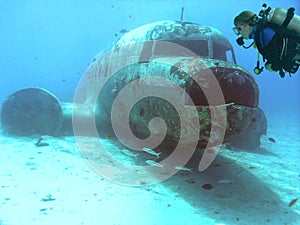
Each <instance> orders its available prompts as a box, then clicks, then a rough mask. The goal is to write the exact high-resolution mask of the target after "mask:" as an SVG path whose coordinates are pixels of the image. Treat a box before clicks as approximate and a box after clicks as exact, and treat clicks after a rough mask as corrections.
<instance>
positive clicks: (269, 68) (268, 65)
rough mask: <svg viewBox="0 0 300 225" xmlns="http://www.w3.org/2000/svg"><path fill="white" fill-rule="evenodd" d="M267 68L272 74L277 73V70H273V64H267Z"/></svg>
mask: <svg viewBox="0 0 300 225" xmlns="http://www.w3.org/2000/svg"><path fill="white" fill-rule="evenodd" d="M265 68H266V69H267V70H269V71H270V72H276V71H275V70H273V69H272V64H271V63H266V64H265Z"/></svg>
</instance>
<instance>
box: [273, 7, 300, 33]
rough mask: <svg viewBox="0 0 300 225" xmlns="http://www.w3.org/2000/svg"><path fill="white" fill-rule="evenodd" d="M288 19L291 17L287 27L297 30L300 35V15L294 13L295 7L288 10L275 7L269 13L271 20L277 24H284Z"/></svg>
mask: <svg viewBox="0 0 300 225" xmlns="http://www.w3.org/2000/svg"><path fill="white" fill-rule="evenodd" d="M289 17H290V18H289ZM286 19H289V22H287V24H286V28H287V29H288V30H294V31H296V32H297V34H298V35H299V36H300V16H298V15H296V14H294V9H293V8H290V9H288V10H286V9H283V8H275V9H273V10H271V11H270V13H269V21H270V22H272V23H275V24H277V25H280V26H284V22H285V20H286Z"/></svg>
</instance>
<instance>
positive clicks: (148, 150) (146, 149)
mask: <svg viewBox="0 0 300 225" xmlns="http://www.w3.org/2000/svg"><path fill="white" fill-rule="evenodd" d="M142 150H143V151H144V152H147V153H149V154H150V155H155V156H156V158H159V155H160V152H159V153H157V152H155V151H154V150H152V149H150V148H143V149H142Z"/></svg>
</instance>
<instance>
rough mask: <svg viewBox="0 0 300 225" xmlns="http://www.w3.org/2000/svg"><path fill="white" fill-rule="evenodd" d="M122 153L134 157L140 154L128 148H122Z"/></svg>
mask: <svg viewBox="0 0 300 225" xmlns="http://www.w3.org/2000/svg"><path fill="white" fill-rule="evenodd" d="M122 153H123V154H125V155H128V156H130V157H134V158H137V156H138V155H139V153H133V152H131V151H129V150H127V149H124V150H122Z"/></svg>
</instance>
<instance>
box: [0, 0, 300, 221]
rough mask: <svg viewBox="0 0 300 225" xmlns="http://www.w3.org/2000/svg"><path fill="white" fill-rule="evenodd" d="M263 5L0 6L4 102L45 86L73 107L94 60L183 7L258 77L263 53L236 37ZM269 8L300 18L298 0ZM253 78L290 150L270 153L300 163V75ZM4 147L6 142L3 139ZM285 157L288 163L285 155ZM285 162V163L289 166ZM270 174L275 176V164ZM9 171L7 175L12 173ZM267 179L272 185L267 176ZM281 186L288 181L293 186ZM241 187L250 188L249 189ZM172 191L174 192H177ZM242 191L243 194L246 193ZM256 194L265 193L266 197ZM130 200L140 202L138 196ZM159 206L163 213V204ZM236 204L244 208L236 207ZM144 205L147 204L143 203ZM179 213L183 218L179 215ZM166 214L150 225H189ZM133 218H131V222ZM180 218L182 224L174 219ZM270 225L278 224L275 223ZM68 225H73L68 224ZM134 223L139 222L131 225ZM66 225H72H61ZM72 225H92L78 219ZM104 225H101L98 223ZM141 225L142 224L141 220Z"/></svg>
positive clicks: (273, 0)
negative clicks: (236, 29) (239, 19)
mask: <svg viewBox="0 0 300 225" xmlns="http://www.w3.org/2000/svg"><path fill="white" fill-rule="evenodd" d="M262 3H264V2H263V1H261V2H257V1H240V0H228V1H224V0H209V1H208V0H207V1H194V0H190V1H179V0H172V1H170V0H167V1H158V0H152V1H146V0H145V1H143V0H141V1H137V0H132V1H129V0H128V1H127V0H123V1H111V2H109V1H102V0H98V1H97V0H86V1H83V0H82V1H80V0H74V1H72V0H49V1H43V0H12V1H6V0H0V103H2V102H3V101H4V100H5V99H6V97H7V96H8V95H10V94H12V93H14V92H15V91H17V90H19V89H21V88H24V87H42V88H45V89H47V90H49V91H50V92H52V93H53V94H55V95H56V96H57V97H58V98H59V99H60V100H61V101H66V102H72V99H73V94H74V92H75V89H76V87H77V84H78V83H79V81H80V79H81V77H82V75H83V74H84V72H85V70H86V69H87V68H88V65H89V64H90V62H91V61H92V59H93V57H94V56H95V55H96V54H97V53H99V52H100V51H101V50H102V49H104V48H106V47H107V46H108V45H110V44H111V43H113V42H114V41H116V40H117V39H118V38H120V37H121V36H122V32H121V30H122V29H126V30H128V31H130V30H132V29H134V28H136V27H139V26H141V25H144V24H147V23H151V22H156V21H161V20H179V19H180V14H181V8H182V7H184V20H185V21H190V22H194V23H199V24H201V25H207V26H211V27H215V28H217V29H218V30H220V31H221V32H222V33H223V34H224V35H225V36H226V37H227V38H228V39H229V40H230V42H231V43H232V45H233V48H234V50H235V56H236V58H237V63H238V64H239V65H240V66H242V67H244V68H245V69H247V70H248V71H250V72H251V73H252V71H253V68H254V67H255V66H256V60H257V51H256V50H254V49H253V48H251V49H248V50H246V49H243V48H242V47H239V46H238V45H237V44H236V42H235V39H236V36H235V34H234V33H233V32H232V27H233V18H234V17H235V16H236V15H237V14H238V13H239V12H240V11H242V10H251V11H253V12H258V11H259V10H260V9H261V5H262ZM266 3H267V4H268V5H269V6H271V7H274V8H275V7H283V8H289V7H290V6H293V7H294V8H296V13H297V14H298V15H299V14H300V2H299V1H298V0H285V1H281V0H269V1H268V2H266ZM253 76H254V77H255V80H256V82H257V84H258V86H259V89H260V103H259V106H260V107H261V108H262V109H263V110H264V112H265V114H266V116H267V118H268V122H269V124H270V128H269V131H270V132H271V133H270V135H271V136H276V138H277V139H282V140H283V143H281V145H280V144H278V145H277V147H276V148H275V146H274V145H273V147H274V149H273V150H272V146H271V144H270V143H269V142H268V141H267V139H266V140H265V142H263V143H264V145H263V147H265V148H266V149H271V150H270V151H271V152H272V151H275V152H276V151H280V152H281V153H280V154H283V153H282V151H284V152H289V151H293V153H292V154H291V155H292V157H294V158H297V157H299V154H300V153H299V151H300V147H299V146H300V145H299V138H298V137H299V135H300V101H299V96H300V71H298V72H297V73H296V74H293V75H292V77H289V76H286V77H285V78H284V79H282V78H280V76H279V75H278V74H277V73H271V72H268V71H263V73H262V74H260V75H255V74H254V75H253ZM281 135H282V136H281ZM1 140H2V141H4V139H1ZM284 143H288V144H290V145H287V144H284ZM3 144H4V142H3ZM278 146H280V147H278ZM287 146H288V147H287ZM280 154H279V155H280ZM280 156H282V157H284V154H283V155H280ZM0 157H1V156H0ZM249 160H255V157H253V158H252V157H249ZM284 161H285V162H286V159H285V160H284ZM288 162H289V161H288ZM278 163H280V162H278ZM293 163H295V162H293ZM270 164H271V163H270ZM293 165H295V164H293ZM262 167H263V166H262ZM0 168H1V166H0ZM264 168H265V167H264ZM269 168H270V171H271V170H272V165H270V167H269ZM2 169H3V171H4V170H5V169H6V168H1V170H2ZM266 171H267V169H266ZM284 171H285V172H284V173H288V171H290V173H295V174H296V173H299V167H296V166H295V167H294V166H292V167H288V168H287V169H286V170H284ZM270 173H271V172H270ZM274 173H276V171H275V172H274ZM299 176H300V175H298V177H296V178H295V177H293V179H294V180H292V181H291V182H290V183H289V184H287V185H289V187H290V189H289V190H293V188H294V189H295V190H297V191H298V192H297V193H299V190H298V189H297V188H299V186H298V187H294V185H295V184H297V185H298V184H299ZM270 177H271V175H270ZM261 179H266V178H264V176H262V177H261ZM291 179H292V178H291ZM270 182H271V181H270ZM282 182H287V180H284V181H282ZM242 184H245V183H243V182H242ZM0 186H1V179H0ZM257 187H263V188H265V186H260V185H257ZM183 188H184V187H183ZM272 188H274V189H276V188H275V187H274V186H271V189H272ZM170 189H171V190H173V189H172V188H170ZM116 190H118V189H116ZM189 190H190V191H191V192H193V194H195V193H196V192H195V190H194V189H189V188H187V191H189ZM238 190H242V188H241V189H238ZM250 190H251V191H252V190H253V189H251V188H250ZM173 191H174V190H173ZM248 191H249V190H248ZM257 191H258V192H259V190H257ZM272 191H273V189H272ZM116 192H117V191H115V193H116ZM249 192H250V191H249ZM181 193H184V194H185V192H184V191H183V190H181V191H180V192H179V194H181ZM266 193H268V192H266ZM289 193H290V199H292V198H296V197H300V196H294V195H292V192H289ZM130 194H131V195H134V193H133V192H132V191H131V192H130ZM288 195H289V194H288V193H286V195H285V197H284V199H285V201H289V199H288V198H287V197H286V196H288ZM150 197H151V196H150ZM173 197H174V196H173ZM166 198H167V197H166ZM128 199H129V198H128ZM128 199H125V200H128ZM140 199H141V198H139V200H140ZM246 199H247V198H246ZM114 200H116V199H114ZM125 200H124V201H125ZM1 201H2V199H1V200H0V202H1ZM116 201H117V200H116ZM184 201H186V202H189V201H192V200H191V197H190V196H189V195H188V194H187V195H185V198H184ZM148 203H149V202H148ZM150 203H151V202H150ZM0 204H1V203H0ZM120 204H121V203H120ZM122 204H126V202H125V203H124V202H122ZM153 204H154V206H156V207H157V205H156V203H153ZM174 204H175V203H174ZM236 204H237V205H238V204H240V203H238V202H237V203H236ZM261 204H263V203H261ZM140 205H143V204H142V203H141V204H140ZM230 206H231V204H228V205H227V207H230ZM1 207H4V206H3V205H2V206H0V216H3V215H2V213H1V210H3V208H1ZM135 207H136V208H135ZM183 207H184V206H183ZM201 207H202V205H201ZM296 207H298V208H296ZM221 208H222V207H221V206H220V207H219V209H218V210H219V211H220V209H221ZM234 208H235V207H234ZM295 208H296V209H297V210H298V211H297V213H294V212H293V213H290V214H292V217H293V219H290V220H289V221H292V222H293V223H292V224H300V222H299V221H300V220H299V202H297V203H296V204H295ZM134 209H135V210H138V205H135V206H134ZM159 209H161V208H159ZM91 210H93V209H91ZM112 210H113V209H112ZM142 210H143V209H142ZM144 210H145V209H144ZM272 210H274V211H275V210H276V207H274V208H272ZM206 211H209V209H206ZM229 212H230V210H227V211H226V213H229ZM172 213H175V214H176V212H172ZM195 213H196V214H197V213H198V214H201V212H198V211H197V212H192V213H191V215H190V218H192V220H190V221H189V220H188V219H187V220H186V221H189V222H187V223H189V224H226V225H229V224H230V225H232V224H245V223H243V222H242V221H240V219H237V218H238V217H234V218H233V219H232V218H231V219H230V218H229V217H228V218H227V217H226V219H224V221H221V220H219V222H215V223H210V222H211V221H210V220H209V219H208V220H205V219H203V221H202V222H201V223H200V222H199V223H197V221H195V220H198V219H199V218H200V217H196V216H195ZM218 213H219V212H218ZM220 213H221V212H220ZM252 213H253V215H254V216H255V215H256V214H259V213H260V212H259V211H256V210H255V209H253V211H252ZM15 214H18V212H15ZM166 214H167V212H164V211H161V212H160V213H157V212H156V213H153V215H155V216H158V217H160V216H161V217H162V221H164V222H163V223H157V220H155V221H156V222H152V221H154V220H151V218H149V217H148V218H147V222H145V223H144V224H182V222H184V220H182V221H181V220H180V223H178V222H177V221H176V220H172V218H167V215H166ZM175 214H174V215H175ZM178 214H180V211H178ZM198 214H197V215H198ZM215 214H217V213H215ZM287 214H288V213H287ZM133 215H134V214H131V216H133ZM138 215H139V216H140V217H141V218H142V217H143V216H145V215H147V212H146V211H145V212H144V213H139V214H138ZM151 215H152V214H151ZM184 215H185V216H187V217H189V212H188V211H187V210H185V211H184ZM122 216H125V215H122ZM177 216H178V215H177ZM227 216H228V215H227ZM204 217H207V218H213V217H214V214H212V215H211V214H209V213H207V212H206V213H205V216H204ZM282 217H284V215H283V216H282ZM174 218H177V217H176V216H174ZM218 218H219V217H218ZM247 218H248V219H247V225H248V224H250V223H249V221H250V219H249V218H251V216H249V217H247ZM152 219H153V218H152ZM193 219H195V220H193ZM158 220H159V218H158ZM270 220H271V221H272V218H270ZM283 220H284V219H282V220H281V221H272V222H269V221H268V220H265V221H263V222H262V223H261V224H285V223H284V221H283ZM7 221H8V222H7ZM66 221H71V220H69V219H68V218H66ZM72 221H73V220H72ZM108 221H113V220H108ZM117 221H118V222H116V223H115V224H130V223H129V222H126V216H125V217H124V219H123V221H124V223H122V222H120V221H121V220H117ZM128 221H133V220H131V219H128ZM205 221H206V222H205ZM207 221H208V222H207ZM216 221H217V220H216ZM255 221H256V222H255V223H253V224H258V223H257V220H255ZM297 221H298V222H299V223H297ZM5 222H7V224H15V223H10V222H9V220H8V219H7V218H5V219H2V218H1V217H0V224H2V223H3V224H6V223H5ZM19 224H23V223H19ZM49 224H51V222H49ZM61 224H71V223H64V222H62V223H61ZM72 224H89V223H85V222H84V220H82V221H81V220H80V219H78V220H75V222H74V223H72ZM94 224H97V223H94ZM98 224H102V223H100V222H99V223H98ZM103 224H113V223H112V222H109V223H103ZM135 224H143V223H142V222H141V223H140V221H138V222H136V223H135ZM286 224H289V223H286Z"/></svg>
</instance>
